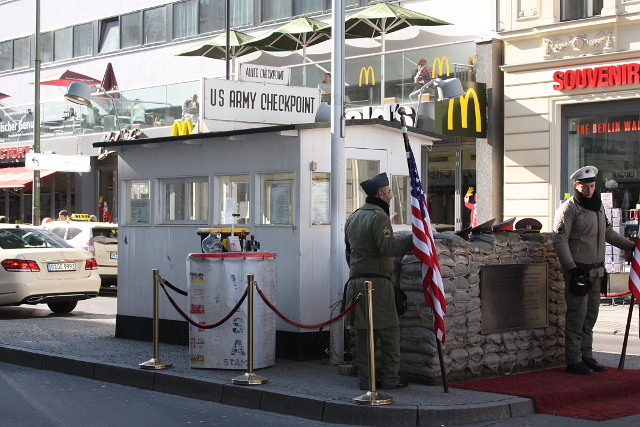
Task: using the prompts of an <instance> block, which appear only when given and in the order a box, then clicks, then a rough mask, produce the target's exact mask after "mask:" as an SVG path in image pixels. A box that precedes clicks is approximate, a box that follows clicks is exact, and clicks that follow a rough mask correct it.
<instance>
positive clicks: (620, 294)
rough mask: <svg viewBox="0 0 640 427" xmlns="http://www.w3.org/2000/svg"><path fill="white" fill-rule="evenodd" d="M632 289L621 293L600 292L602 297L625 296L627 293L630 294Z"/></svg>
mask: <svg viewBox="0 0 640 427" xmlns="http://www.w3.org/2000/svg"><path fill="white" fill-rule="evenodd" d="M630 293H631V291H625V292H620V293H619V294H600V296H601V297H605V298H612V297H623V296H625V295H629V294H630Z"/></svg>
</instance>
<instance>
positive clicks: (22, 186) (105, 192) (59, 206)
mask: <svg viewBox="0 0 640 427" xmlns="http://www.w3.org/2000/svg"><path fill="white" fill-rule="evenodd" d="M95 140H96V137H95V136H93V135H83V136H75V137H73V136H72V137H61V138H52V139H46V140H42V141H41V152H48V153H56V154H67V155H78V154H83V153H84V154H85V155H90V156H91V171H90V172H86V173H75V172H64V171H48V170H41V171H40V218H38V219H37V220H34V219H33V215H32V204H33V198H32V194H33V173H34V172H33V170H31V169H27V168H26V167H25V156H26V154H27V153H29V152H31V150H32V141H26V142H24V143H15V142H14V143H11V142H9V143H6V142H5V143H0V215H3V216H4V217H5V218H6V221H7V222H9V223H28V224H32V223H36V224H40V222H41V221H42V219H43V218H47V217H49V218H54V219H55V218H57V215H58V212H59V211H61V210H63V209H65V210H67V211H69V212H70V213H86V214H94V215H98V216H99V215H100V214H101V213H102V211H103V210H104V207H105V206H104V201H106V202H107V208H108V209H110V211H111V221H113V222H116V221H117V214H116V213H117V210H116V209H114V208H115V206H114V205H113V201H114V200H115V199H116V194H117V180H116V177H117V159H118V157H117V156H115V155H113V154H112V155H109V156H99V153H100V151H99V150H97V149H94V148H93V147H91V144H92V143H93V142H95ZM100 197H102V201H103V203H102V205H101V206H98V201H99V199H100Z"/></svg>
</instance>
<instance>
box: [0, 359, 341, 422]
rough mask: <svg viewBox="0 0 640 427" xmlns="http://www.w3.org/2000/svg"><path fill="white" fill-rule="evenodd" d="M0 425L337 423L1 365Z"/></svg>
mask: <svg viewBox="0 0 640 427" xmlns="http://www.w3.org/2000/svg"><path fill="white" fill-rule="evenodd" d="M0 417H1V421H0V425H2V426H38V427H49V426H60V427H73V426H82V427H92V426H96V427H98V426H100V427H103V426H118V427H127V426H132V427H145V426H149V427H158V426H189V425H198V426H233V427H255V426H287V427H312V426H338V424H329V423H323V422H319V421H311V420H308V419H304V418H298V417H293V416H288V415H280V414H276V413H273V412H264V411H259V410H255V409H245V408H239V407H237V406H228V405H223V404H221V403H214V402H205V401H202V400H196V399H189V398H186V397H180V396H174V395H171V394H164V393H158V392H153V391H149V390H142V389H138V388H133V387H127V386H123V385H118V384H112V383H104V382H100V381H95V380H90V379H86V378H82V377H77V376H72V375H65V374H60V373H57V372H52V371H44V370H37V369H31V368H25V367H22V366H17V365H11V364H7V363H0Z"/></svg>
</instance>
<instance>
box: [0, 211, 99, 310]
mask: <svg viewBox="0 0 640 427" xmlns="http://www.w3.org/2000/svg"><path fill="white" fill-rule="evenodd" d="M0 259H1V261H0V264H1V265H2V266H1V267H0V306H7V305H21V304H43V303H46V304H47V305H48V306H49V308H50V309H51V311H53V312H54V313H69V312H70V311H72V310H73V309H74V308H75V307H76V304H77V303H78V301H79V300H84V299H89V298H94V297H96V296H98V292H99V291H100V276H99V275H98V262H97V261H96V259H95V258H94V257H93V255H91V253H89V252H87V251H84V250H82V249H76V248H74V247H72V246H71V245H69V244H68V243H67V242H65V241H64V240H62V239H60V238H59V237H58V236H56V235H54V234H53V233H50V232H48V231H47V230H43V229H42V228H40V227H35V226H31V225H22V224H20V225H15V224H0Z"/></svg>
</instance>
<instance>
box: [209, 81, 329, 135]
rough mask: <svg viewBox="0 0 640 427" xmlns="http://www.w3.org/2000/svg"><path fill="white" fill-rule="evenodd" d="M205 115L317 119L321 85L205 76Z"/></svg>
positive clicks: (287, 120) (263, 119)
mask: <svg viewBox="0 0 640 427" xmlns="http://www.w3.org/2000/svg"><path fill="white" fill-rule="evenodd" d="M203 87H204V99H203V104H204V105H203V109H204V119H206V120H226V121H240V122H253V123H270V124H292V123H313V122H315V118H316V111H317V110H318V106H319V105H320V92H319V91H318V89H317V88H313V87H312V88H309V87H299V86H283V85H274V84H266V83H255V82H242V81H234V80H221V79H206V78H205V79H204V83H203Z"/></svg>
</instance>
